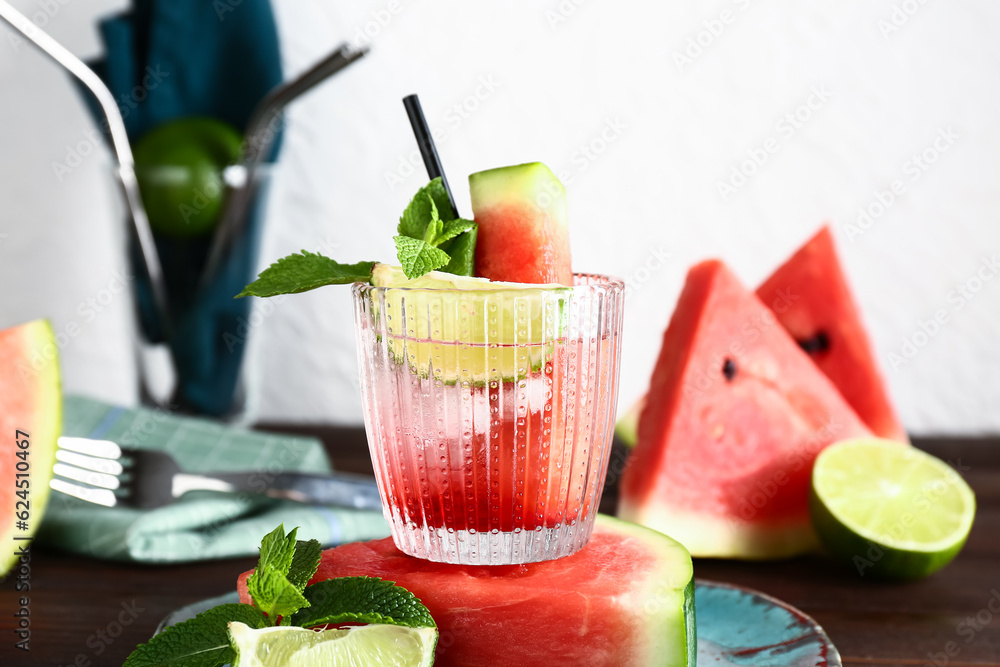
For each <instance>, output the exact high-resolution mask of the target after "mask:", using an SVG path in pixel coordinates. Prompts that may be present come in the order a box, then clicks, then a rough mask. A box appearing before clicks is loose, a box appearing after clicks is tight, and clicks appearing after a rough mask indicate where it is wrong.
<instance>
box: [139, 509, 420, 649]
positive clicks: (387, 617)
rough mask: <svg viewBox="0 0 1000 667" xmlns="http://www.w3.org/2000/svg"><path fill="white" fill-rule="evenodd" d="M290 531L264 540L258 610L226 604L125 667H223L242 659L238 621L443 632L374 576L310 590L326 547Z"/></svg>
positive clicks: (255, 583) (254, 593)
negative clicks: (233, 631)
mask: <svg viewBox="0 0 1000 667" xmlns="http://www.w3.org/2000/svg"><path fill="white" fill-rule="evenodd" d="M297 532H298V528H294V529H292V531H291V532H289V533H287V534H286V533H285V527H284V525H281V526H278V527H277V528H275V529H274V530H273V531H271V532H270V533H268V534H267V535H266V536H264V538H263V540H261V545H260V558H259V560H258V561H257V567H256V568H255V569H254V572H253V574H251V575H250V577H248V578H247V590H248V591H249V593H250V596H251V598H252V604H242V603H237V604H223V605H219V606H217V607H213V608H211V609H209V610H207V611H205V612H202V613H200V614H198V615H197V616H195V617H194V618H192V619H188V620H186V621H184V622H182V623H178V624H177V625H172V626H169V627H167V628H165V629H164V630H163V631H162V632H160V633H159V634H157V635H155V636H154V637H152V638H151V639H150V640H149V641H148V642H146V643H145V644H140V645H139V646H137V647H136V649H135V650H134V651H133V652H132V654H131V655H130V656H129V657H128V659H126V661H125V664H124V667H222V666H223V665H225V664H227V663H231V662H232V661H233V660H234V659H235V658H236V652H235V649H234V648H233V647H232V645H231V643H230V637H229V633H228V630H227V628H228V625H229V623H230V622H233V621H239V622H240V623H244V624H246V625H248V626H250V627H251V628H254V629H258V630H259V629H261V628H266V627H268V626H270V625H275V624H277V623H278V622H279V620H278V619H279V617H280V623H281V625H300V626H302V627H315V626H319V625H324V624H327V623H331V624H339V623H385V624H391V625H405V626H409V627H413V628H423V627H436V624H435V623H434V619H433V618H432V617H431V615H430V612H429V611H428V610H427V608H426V607H425V606H423V604H421V602H420V600H418V599H417V598H416V596H414V595H413V593H411V592H410V591H408V590H406V589H405V588H402V587H401V586H396V585H395V584H394V583H393V582H391V581H383V580H382V579H378V578H375V577H342V578H338V579H327V580H325V581H321V582H317V583H316V584H313V585H312V586H307V585H306V584H308V582H309V581H310V580H311V579H312V577H313V576H314V575H315V574H316V570H317V568H318V567H319V562H320V557H321V552H322V547H321V546H320V543H319V542H317V541H316V540H296V539H295V534H296V533H297Z"/></svg>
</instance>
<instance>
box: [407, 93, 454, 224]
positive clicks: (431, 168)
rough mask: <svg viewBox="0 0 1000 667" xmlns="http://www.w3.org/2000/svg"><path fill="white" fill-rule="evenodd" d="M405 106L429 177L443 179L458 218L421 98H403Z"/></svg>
mask: <svg viewBox="0 0 1000 667" xmlns="http://www.w3.org/2000/svg"><path fill="white" fill-rule="evenodd" d="M403 106H404V107H406V115H407V117H408V118H409V119H410V126H411V127H413V136H415V137H416V138H417V146H418V147H419V148H420V155H421V156H422V157H423V158H424V167H426V168H427V175H428V176H429V177H430V179H431V180H432V181H433V180H434V179H435V178H440V179H441V183H442V185H444V191H445V192H447V193H448V203H449V204H451V210H452V212H453V213H454V214H455V216H456V217H458V207H457V206H455V197H453V196H452V194H451V187H450V186H449V185H448V179H447V178H446V177H445V175H444V168H443V167H442V166H441V158H439V157H438V152H437V148H435V147H434V138H433V137H432V136H431V129H430V128H429V127H428V126H427V119H426V118H424V110H423V109H422V108H421V107H420V98H419V97H417V96H416V95H407V96H406V97H404V98H403Z"/></svg>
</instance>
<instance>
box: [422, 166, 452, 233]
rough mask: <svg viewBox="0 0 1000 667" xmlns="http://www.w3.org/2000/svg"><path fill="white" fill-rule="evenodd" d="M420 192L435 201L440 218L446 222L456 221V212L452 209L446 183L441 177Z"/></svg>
mask: <svg viewBox="0 0 1000 667" xmlns="http://www.w3.org/2000/svg"><path fill="white" fill-rule="evenodd" d="M420 191H421V192H422V193H426V194H427V195H429V196H430V198H431V199H432V200H433V201H434V205H435V206H436V207H437V211H438V217H440V218H441V219H442V220H444V221H445V222H448V221H449V220H454V219H455V217H456V216H455V211H453V210H452V208H451V202H450V201H449V200H448V191H447V190H445V189H444V181H442V180H441V177H440V176H438V177H437V178H435V179H434V180H433V181H431V182H430V183H428V184H427V185H425V186H424V187H423V188H422V189H421V190H420Z"/></svg>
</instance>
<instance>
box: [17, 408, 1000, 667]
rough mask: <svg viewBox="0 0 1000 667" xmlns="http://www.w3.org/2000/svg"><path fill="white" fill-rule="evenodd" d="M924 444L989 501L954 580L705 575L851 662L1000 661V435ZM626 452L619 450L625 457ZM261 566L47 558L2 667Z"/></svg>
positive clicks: (787, 566) (718, 570)
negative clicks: (782, 604) (791, 610)
mask: <svg viewBox="0 0 1000 667" xmlns="http://www.w3.org/2000/svg"><path fill="white" fill-rule="evenodd" d="M286 430H292V431H296V432H300V433H312V434H315V435H319V436H320V437H322V438H323V440H324V442H325V443H326V446H327V449H328V451H329V453H330V455H331V458H332V459H333V460H334V462H335V464H336V466H337V467H338V468H339V469H341V470H353V471H358V472H363V471H369V472H370V471H371V465H370V462H369V460H368V454H367V447H366V445H365V440H364V432H363V431H362V430H360V429H335V428H302V427H299V428H293V429H286ZM916 444H917V445H919V446H920V447H922V448H924V449H926V450H928V451H930V452H931V453H933V454H935V455H936V456H939V457H941V458H943V459H946V460H948V461H950V462H952V463H953V464H954V465H957V466H961V468H960V469H961V470H963V474H964V475H965V478H966V479H967V480H968V481H969V483H970V484H971V485H972V487H973V488H974V489H975V491H976V495H977V497H978V500H979V513H978V516H977V518H976V524H975V526H974V528H973V530H972V535H971V536H970V538H969V542H968V544H967V546H966V547H965V550H964V551H963V552H962V554H961V555H960V556H959V557H958V559H957V560H956V561H955V562H954V563H952V564H951V565H950V566H949V567H948V568H946V569H945V570H943V571H942V572H940V573H938V574H937V575H935V576H932V577H930V578H928V579H925V580H923V581H918V582H914V583H908V584H880V583H877V582H873V581H870V580H868V579H861V578H860V577H858V575H857V574H856V573H854V572H853V571H851V570H850V569H846V568H843V567H840V566H838V565H837V564H835V563H833V562H831V561H828V560H827V559H825V558H823V557H820V556H808V557H802V558H796V559H793V560H789V561H780V562H771V563H742V562H736V561H710V560H698V561H696V563H695V574H696V576H698V577H701V578H704V579H713V580H718V581H727V582H732V583H736V584H741V585H745V586H749V587H751V588H755V589H758V590H760V591H763V592H766V593H768V594H770V595H774V596H776V597H778V598H780V599H782V600H785V601H786V602H788V603H790V604H793V605H795V606H796V607H798V608H800V609H802V610H803V611H805V612H806V613H808V614H810V615H811V616H813V617H814V618H815V619H816V620H817V621H819V622H820V624H822V625H823V627H824V628H826V630H827V632H828V633H829V635H830V638H831V639H832V640H833V642H834V644H836V646H837V648H838V649H839V650H840V653H841V655H842V656H843V660H844V664H845V665H850V666H860V665H920V666H923V665H938V666H943V665H949V666H951V667H954V666H968V665H1000V439H976V440H954V439H921V440H918V441H917V443H916ZM624 455H625V454H624V450H622V449H621V448H617V447H616V450H615V452H614V454H613V461H614V460H619V461H620V460H622V459H623V457H624ZM610 477H612V479H609V485H608V489H607V491H606V493H605V500H604V503H602V509H604V511H609V510H613V507H614V504H615V500H616V496H617V494H616V489H615V482H616V480H615V479H613V477H614V476H613V475H611V476H610ZM254 560H255V559H253V558H239V559H232V560H226V561H216V562H208V563H197V564H192V565H178V566H169V567H150V566H141V565H119V564H112V563H105V562H101V561H97V560H89V559H84V558H80V557H77V556H69V555H65V554H59V553H46V552H39V553H35V554H33V555H32V560H31V585H32V590H31V593H30V598H31V599H30V607H29V610H30V618H31V652H30V653H24V652H21V651H16V650H14V648H13V644H14V642H15V640H16V638H15V637H14V635H13V634H12V632H11V628H12V620H13V616H12V614H13V613H14V611H16V610H17V599H18V597H19V596H20V595H21V594H19V593H17V592H16V591H15V590H14V583H15V582H14V580H13V579H8V580H7V581H6V582H4V583H3V584H2V585H0V619H2V620H0V630H2V631H0V665H4V666H6V665H21V664H24V665H46V666H56V665H79V666H81V667H86V666H88V665H120V664H121V663H122V661H123V660H124V658H125V657H126V656H127V655H128V654H129V653H130V652H131V650H132V649H133V648H134V647H135V645H136V644H137V643H139V642H142V641H145V640H146V639H147V638H148V637H149V636H150V635H151V634H152V632H153V630H154V629H155V628H156V626H157V624H158V623H159V622H160V620H161V619H162V618H163V617H164V616H165V615H166V614H167V613H168V612H170V611H171V610H174V609H177V608H178V607H181V606H183V605H186V604H190V603H192V602H195V601H197V600H200V599H203V598H207V597H211V596H215V595H220V594H222V593H225V592H227V591H231V590H232V589H233V587H234V585H235V581H236V575H237V574H239V573H240V572H242V571H244V570H246V569H249V568H250V567H252V566H253V564H254ZM991 607H992V610H991ZM994 610H995V611H994ZM949 652H950V655H949Z"/></svg>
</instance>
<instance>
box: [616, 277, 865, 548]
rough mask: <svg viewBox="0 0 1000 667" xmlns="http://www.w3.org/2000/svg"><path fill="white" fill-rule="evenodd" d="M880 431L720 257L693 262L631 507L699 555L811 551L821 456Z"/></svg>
mask: <svg viewBox="0 0 1000 667" xmlns="http://www.w3.org/2000/svg"><path fill="white" fill-rule="evenodd" d="M870 434H871V432H870V431H869V430H868V428H867V427H866V426H865V424H864V423H863V422H862V421H861V420H860V419H859V418H858V416H857V415H856V414H855V413H854V411H853V410H852V409H851V407H850V406H849V405H848V404H847V403H846V402H845V401H844V399H843V398H842V397H841V395H840V393H839V392H838V391H837V389H836V387H834V386H833V384H832V383H831V382H830V381H829V380H828V379H827V378H826V376H825V375H823V374H822V373H821V372H820V371H819V370H818V369H817V368H816V366H815V365H814V364H813V363H812V362H811V361H810V359H809V357H808V356H806V354H805V353H804V352H803V351H802V350H801V348H799V346H798V345H797V344H796V343H795V341H794V340H793V339H792V338H791V337H790V336H789V335H788V334H787V333H786V332H785V330H784V329H783V328H782V327H781V325H780V324H778V322H777V321H776V320H775V318H774V314H773V313H772V312H771V311H770V310H769V309H768V308H767V307H766V306H765V305H764V304H763V303H761V301H760V300H759V299H757V297H756V296H754V295H753V294H752V293H750V292H748V291H747V290H746V289H745V288H744V287H743V286H742V285H740V283H739V281H738V280H737V279H736V278H735V276H733V274H732V273H731V272H730V271H729V269H727V268H726V267H725V265H724V264H722V263H721V262H719V261H715V260H712V261H707V262H703V263H701V264H698V265H696V266H695V267H693V268H692V269H691V270H690V272H689V273H688V276H687V282H686V284H685V285H684V290H683V292H682V294H681V296H680V300H679V301H678V304H677V308H676V310H675V311H674V314H673V317H672V318H671V320H670V325H669V326H668V327H667V331H666V333H665V334H664V337H663V346H662V348H661V350H660V355H659V359H658V360H657V362H656V368H655V370H654V372H653V379H652V383H651V386H650V390H649V395H648V400H647V403H646V407H645V409H644V410H643V412H642V415H641V416H640V419H639V429H638V442H637V444H636V447H635V449H634V451H633V452H632V454H631V456H630V459H629V462H628V465H627V466H626V469H625V471H624V474H623V477H622V484H621V497H620V503H619V516H620V517H622V518H624V519H627V520H630V521H635V522H637V523H641V524H644V525H646V526H649V527H651V528H653V529H655V530H659V531H661V532H663V533H666V534H667V535H670V536H671V537H673V538H675V539H677V540H679V541H680V542H681V543H682V544H684V545H685V546H686V547H687V548H688V550H689V551H690V552H691V554H692V555H694V556H718V557H742V558H769V557H782V556H791V555H794V554H798V553H802V552H804V551H807V550H809V549H811V548H812V547H813V546H814V545H815V537H814V535H813V531H812V528H811V524H810V520H809V509H808V489H809V478H810V473H811V470H812V463H813V460H814V459H815V458H816V455H817V454H818V453H819V452H820V450H822V449H823V448H824V447H826V446H827V445H828V444H830V443H831V442H833V441H835V440H840V439H843V438H848V437H854V436H864V435H870Z"/></svg>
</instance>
